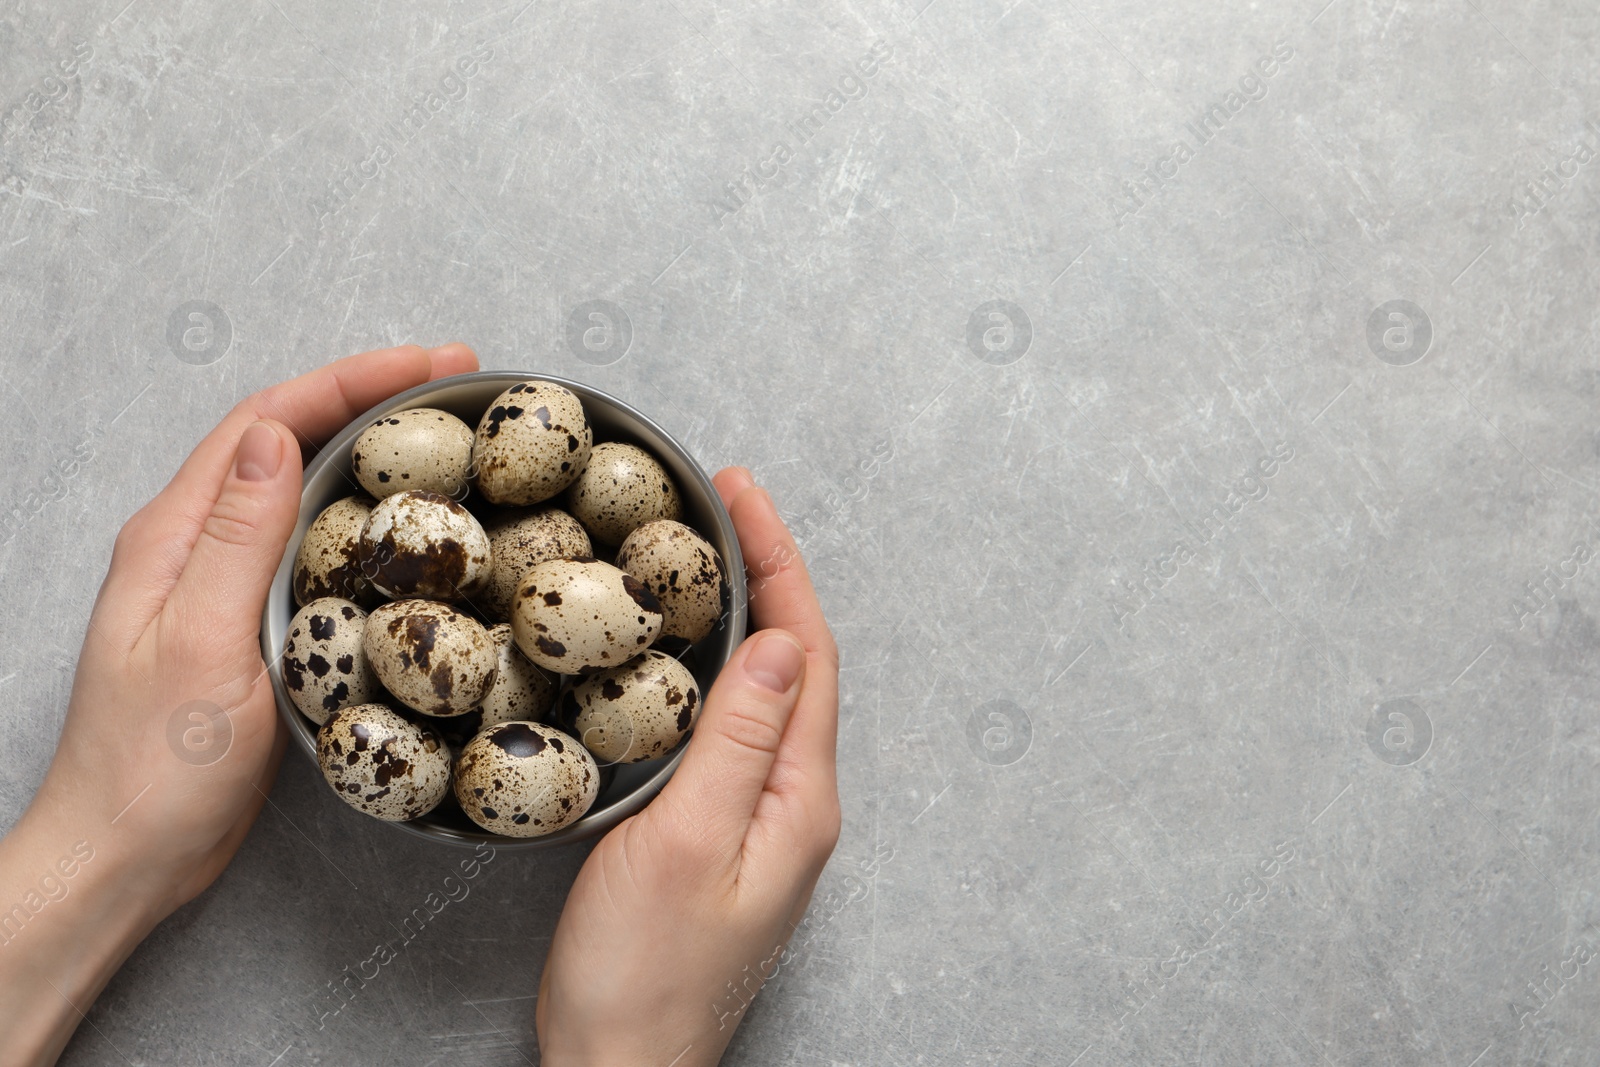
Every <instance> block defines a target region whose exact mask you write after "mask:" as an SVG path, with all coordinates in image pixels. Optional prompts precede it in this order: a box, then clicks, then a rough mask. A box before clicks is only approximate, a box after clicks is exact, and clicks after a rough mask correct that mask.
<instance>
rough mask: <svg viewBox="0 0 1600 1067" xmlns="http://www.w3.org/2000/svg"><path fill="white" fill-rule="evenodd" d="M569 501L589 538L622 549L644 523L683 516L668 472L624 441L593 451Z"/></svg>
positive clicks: (601, 446) (569, 491) (596, 447)
mask: <svg viewBox="0 0 1600 1067" xmlns="http://www.w3.org/2000/svg"><path fill="white" fill-rule="evenodd" d="M566 501H567V510H568V511H570V512H572V515H573V518H575V519H577V520H578V521H579V522H581V523H583V526H584V529H586V530H588V531H589V534H590V536H592V537H593V538H594V539H595V540H596V541H601V542H604V543H605V544H608V545H616V544H621V543H622V540H623V538H625V537H627V536H628V534H630V533H632V532H633V531H634V530H635V529H636V528H638V527H639V526H642V525H643V524H644V523H647V522H651V521H653V520H655V519H677V518H681V517H682V515H683V501H682V499H681V498H680V497H679V496H678V487H677V486H675V485H673V484H672V478H671V476H670V475H668V474H667V471H666V468H664V467H663V466H661V464H660V463H658V462H656V458H655V457H654V456H652V455H651V454H650V453H648V452H646V451H645V450H644V449H642V448H640V447H639V446H638V445H630V444H624V443H622V442H621V441H605V442H603V443H601V444H598V445H595V446H594V451H593V452H592V453H591V454H590V456H589V464H588V466H586V467H584V469H583V473H582V474H580V475H579V476H578V480H577V481H575V482H573V483H572V488H571V489H569V490H567V496H566Z"/></svg>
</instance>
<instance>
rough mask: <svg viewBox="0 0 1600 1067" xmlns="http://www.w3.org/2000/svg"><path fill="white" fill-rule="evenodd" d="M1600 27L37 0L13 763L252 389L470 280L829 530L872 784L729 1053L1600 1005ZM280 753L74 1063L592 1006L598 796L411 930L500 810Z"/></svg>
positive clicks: (281, 1048)
mask: <svg viewBox="0 0 1600 1067" xmlns="http://www.w3.org/2000/svg"><path fill="white" fill-rule="evenodd" d="M1597 83H1600V15H1597V14H1596V10H1595V8H1594V6H1593V5H1592V4H1588V3H1584V2H1581V0H1528V2H1525V3H1515V2H1512V0H1460V2H1445V3H1438V4H1420V3H1399V4H1395V3H1389V2H1375V0H1332V2H1331V3H1329V2H1328V0H1263V2H1258V3H1243V2H1241V0H1230V2H1228V3H1223V4H1200V3H1198V2H1184V3H1177V4H1173V3H1162V2H1159V0H1141V2H1138V3H1131V4H1124V3H1111V2H1108V0H1074V2H1070V3H1068V2H1062V3H1051V2H1047V0H932V2H931V3H929V2H926V0H850V2H841V0H819V2H817V3H808V4H797V5H788V6H786V7H785V8H784V9H778V8H777V7H776V6H772V7H767V6H763V5H754V6H753V8H752V7H751V6H748V5H739V4H727V5H718V4H717V3H715V2H713V0H665V2H657V0H642V2H641V0H598V2H596V3H592V4H556V3H550V2H548V0H540V2H534V3H527V2H526V0H513V2H511V3H509V4H505V5H499V4H496V3H491V2H489V0H458V2H455V3H451V4H434V5H420V4H408V3H389V4H382V5H379V4H372V3H365V4H353V5H319V4H314V3H311V2H309V0H243V2H241V3H236V4H223V3H204V2H199V0H190V2H184V3H177V2H173V0H133V2H131V3H129V2H128V0H105V2H97V3H88V2H84V0H67V2H63V3H58V4H40V3H31V2H30V3H16V2H11V3H7V4H5V5H4V7H3V8H0V106H3V107H4V109H5V110H4V113H3V115H0V138H3V140H0V194H3V195H0V321H3V322H4V323H5V328H6V330H7V331H8V335H9V336H8V338H7V343H6V346H5V354H4V357H3V358H4V373H3V380H4V383H5V390H4V395H5V397H6V411H7V418H6V420H5V429H4V432H3V434H0V440H3V445H4V454H3V463H0V505H3V508H4V517H3V519H0V537H3V539H4V540H3V547H0V588H3V594H4V596H5V598H6V601H7V602H8V603H10V604H11V605H13V607H12V609H11V610H9V611H7V612H5V613H4V618H3V620H0V634H3V635H4V637H3V640H0V691H3V699H4V711H3V716H4V723H5V727H4V731H3V738H4V740H3V741H0V753H3V759H0V825H9V824H10V823H11V822H12V821H14V820H15V818H16V817H17V816H18V814H19V813H20V812H21V810H22V809H23V808H24V806H25V805H26V803H27V801H28V799H29V797H30V796H31V795H32V792H33V790H34V789H35V788H36V786H37V784H38V783H39V781H40V779H41V777H42V775H43V773H44V769H45V766H46V763H47V760H48V758H49V755H50V753H51V750H52V746H53V744H54V739H55V737H56V734H57V731H58V729H59V725H60V722H61V719H62V716H63V714H64V709H65V705H66V702H67V697H68V692H69V686H70V683H71V678H72V672H73V666H74V661H75V658H76V655H77V651H78V648H79V645H80V643H81V641H82V639H83V636H84V632H85V619H86V616H87V614H88V610H89V606H90V603H91V601H92V598H93V596H94V594H95V591H96V588H97V586H98V582H99V580H100V577H101V575H102V573H103V569H104V567H105V564H106V561H107V559H108V556H109V552H110V547H111V542H112V538H113V536H114V534H115V532H116V530H117V528H118V526H119V525H120V523H121V522H122V521H123V519H125V518H126V517H127V516H128V515H129V514H130V513H131V512H133V511H134V510H135V509H136V508H137V507H138V506H139V505H140V504H141V503H142V502H144V501H145V500H146V499H147V498H149V497H150V496H151V494H152V493H154V492H155V491H156V490H157V489H158V488H159V487H160V486H161V485H162V484H164V482H165V480H166V478H167V477H168V476H169V475H170V473H171V472H172V471H173V470H174V469H175V467H176V466H177V464H178V463H179V462H180V460H181V459H182V457H183V456H185V455H186V454H187V452H188V451H189V449H190V448H191V447H192V446H193V445H194V444H195V442H196V441H197V440H198V439H199V438H200V437H201V436H202V435H203V434H204V433H205V432H206V431H207V430H208V429H209V428H210V427H211V426H212V425H213V424H214V423H215V422H216V421H217V420H218V418H220V417H221V415H222V414H223V413H224V412H225V411H226V410H227V409H228V408H229V407H230V406H231V405H232V404H234V403H235V402H236V401H238V400H239V399H241V398H242V397H244V396H245V395H247V394H248V393H250V392H251V391H253V390H255V389H257V388H259V387H261V386H263V385H266V384H268V383H271V382H275V381H278V380H280V379H283V378H285V377H288V376H291V375H293V374H296V373H299V372H302V371H305V370H306V369H308V368H311V367H313V366H316V365H318V364H320V363H322V362H324V361H326V360H328V359H330V358H333V357H335V356H338V355H341V354H346V353H349V352H354V351H360V350H365V349H369V348H375V347H382V346H385V345H389V344H397V343H404V342H412V341H416V342H422V343H425V344H438V343H443V342H445V341H447V340H455V339H459V340H464V341H467V342H470V343H471V344H473V345H474V346H475V347H476V348H477V350H478V352H479V353H480V354H481V356H482V358H483V362H484V364H485V366H487V367H492V368H524V369H528V370H530V371H545V372H548V373H555V374H561V375H567V376H573V377H577V378H580V379H582V380H584V381H587V382H590V383H592V384H593V385H595V386H597V387H599V388H602V389H604V390H608V391H610V392H612V393H614V394H616V395H618V396H621V397H622V398H624V399H626V400H628V401H630V402H631V403H633V404H635V405H637V406H638V407H640V408H641V409H643V410H645V411H647V412H649V413H651V414H652V415H653V416H655V417H656V418H657V419H658V420H659V421H660V422H661V423H662V424H663V425H665V426H666V427H667V428H668V429H669V430H670V431H671V432H673V433H674V434H675V435H678V436H679V437H680V439H681V440H683V441H684V442H685V443H686V444H687V445H688V447H690V448H691V449H692V450H693V451H694V452H695V454H696V455H697V456H698V457H699V458H700V460H701V461H702V462H703V463H704V464H706V465H707V466H708V467H710V468H713V469H715V468H716V467H719V466H721V465H723V464H725V463H743V464H747V465H749V466H750V467H751V468H752V469H753V470H754V472H755V474H756V476H757V477H758V478H759V479H760V480H761V481H762V482H764V483H765V484H767V485H769V486H770V487H771V488H772V491H773V493H774V494H775V496H776V498H777V500H778V501H779V503H780V506H781V508H782V510H783V512H784V514H785V516H786V517H787V518H788V519H789V520H790V521H791V523H792V524H793V526H794V528H795V530H796V532H797V534H798V537H799V540H800V542H801V544H802V547H803V548H804V550H805V552H806V554H807V556H808V558H809V560H810V562H811V566H812V568H813V570H814V573H815V577H816V579H817V581H818V584H819V588H820V592H821V596H822V599H823V601H824V604H825V607H826V609H827V611H828V614H829V617H830V620H831V623H832V625H833V627H834V629H835V631H836V633H837V636H838V640H839V643H840V645H841V646H842V649H843V664H844V665H843V687H842V696H843V712H842V717H841V722H840V734H839V762H840V768H841V773H840V788H841V794H842V799H843V806H844V831H843V835H842V838H841V840H840V843H839V848H838V851H837V853H836V855H835V858H834V860H833V862H832V863H831V864H830V866H829V867H828V869H827V871H826V872H825V873H824V875H823V878H822V881H821V884H820V886H819V888H818V893H817V897H816V899H815V901H814V902H813V904H812V907H811V910H810V913H809V915H808V916H807V918H806V921H805V923H804V924H803V925H802V926H801V927H800V929H799V930H797V931H796V933H795V936H794V940H793V944H792V951H791V953H790V955H789V956H787V957H785V959H784V960H783V962H782V965H781V966H780V967H779V968H778V971H777V973H776V975H775V976H774V977H773V979H772V981H771V982H770V984H769V985H768V987H767V989H766V991H764V992H763V993H762V994H761V995H760V997H759V998H757V1000H756V1001H755V1002H754V1004H753V1005H752V1006H751V1007H750V1009H749V1010H748V1012H747V1013H746V1021H745V1022H744V1024H743V1025H742V1027H741V1028H740V1030H739V1031H738V1034H737V1037H736V1038H735V1040H734V1042H733V1044H732V1046H731V1049H730V1052H729V1054H728V1057H727V1061H726V1062H728V1063H732V1064H752V1065H753V1064H762V1065H768V1064H778V1065H784V1064H796V1065H798V1064H807V1065H811V1064H821V1065H828V1067H840V1065H849V1067H865V1065H885V1067H889V1065H909V1064H1077V1065H1081V1067H1092V1065H1100V1064H1128V1065H1147V1064H1226V1065H1239V1064H1274V1065H1284V1064H1305V1065H1314V1064H1335V1065H1365V1064H1411V1063H1417V1064H1422V1063H1426V1064H1445V1065H1451V1067H1479V1065H1482V1067H1488V1065H1491V1064H1542V1065H1556V1064H1580V1063H1582V1064H1587V1063H1592V1062H1593V1055H1594V1053H1593V1049H1594V1048H1595V1047H1596V1046H1597V1044H1600V1012H1597V1010H1596V1009H1597V1007H1600V994H1597V992H1596V990H1597V988H1600V983H1597V982H1596V980H1595V976H1596V974H1597V973H1600V965H1594V961H1595V957H1596V955H1597V954H1600V900H1597V899H1596V896H1595V892H1596V885H1597V882H1596V878H1597V876H1600V838H1597V827H1596V821H1595V818H1594V811H1595V808H1596V806H1597V802H1600V778H1597V776H1596V774H1595V773H1594V768H1595V761H1596V756H1597V754H1600V723H1597V699H1600V667H1597V665H1596V645H1597V637H1600V627H1597V623H1596V615H1597V612H1600V562H1597V561H1596V558H1597V556H1600V497H1597V489H1600V435H1597V425H1596V418H1597V412H1600V403H1597V400H1600V398H1597V386H1600V366H1597V362H1596V357H1595V338H1594V333H1595V326H1596V322H1597V318H1596V314H1597V312H1596V305H1595V299H1594V293H1595V285H1596V276H1595V268H1596V261H1597V249H1596V240H1597V239H1596V233H1597V232H1600V229H1597V223H1600V174H1597V173H1596V171H1597V170H1600V167H1597V166H1595V165H1594V164H1595V163H1596V156H1597V151H1600V126H1597V125H1596V123H1595V121H1594V116H1595V112H1594V110H1593V108H1592V103H1593V99H1594V94H1595V93H1596V90H1597V88H1600V84H1597ZM272 801H273V804H272V806H271V807H270V808H268V809H267V810H266V811H265V813H264V814H263V815H262V817H261V819H260V820H259V822H258V823H257V825H256V827H255V828H254V830H253V832H252V833H251V836H250V837H249V839H248V840H247V841H246V843H245V844H244V847H243V848H242V850H241V851H240V853H239V856H238V858H237V860H236V861H235V862H234V863H233V865H232V866H231V867H230V868H229V869H228V870H227V872H226V873H225V874H224V875H223V876H222V877H221V879H220V880H219V881H218V882H217V883H216V885H215V886H214V887H213V888H212V889H210V890H209V891H208V892H206V893H205V894H204V895H203V896H202V897H200V898H199V899H198V900H196V901H195V902H194V903H192V904H191V905H189V906H187V907H185V908H184V909H182V910H181V911H180V912H179V913H177V914H176V915H174V916H173V917H172V918H171V919H170V920H169V921H167V922H166V923H165V924H164V925H163V926H162V927H161V928H160V929H159V930H158V931H157V932H156V933H155V935H154V936H152V937H151V938H150V939H149V940H148V942H146V943H145V944H144V945H143V946H142V947H141V948H140V949H139V950H138V951H137V952H136V953H135V954H134V956H133V957H132V959H130V960H129V961H128V963H127V965H126V966H125V967H124V968H123V970H122V971H121V973H120V974H119V975H118V976H117V977H116V979H115V980H114V981H113V982H112V983H111V985H110V987H109V988H108V989H107V990H106V991H105V993H104V995H103V996H101V998H100V999H99V1001H98V1003H96V1004H95V1006H94V1007H93V1009H92V1010H91V1011H90V1012H89V1014H88V1025H84V1026H82V1027H81V1028H80V1032H79V1034H78V1035H77V1037H76V1038H75V1039H74V1041H73V1043H72V1045H71V1046H70V1047H69V1049H68V1050H67V1052H66V1054H65V1056H64V1058H63V1062H64V1063H67V1064H72V1065H84V1064H113V1063H123V1062H126V1063H129V1064H140V1065H142V1064H213V1063H214V1064H242V1065H251V1067H269V1065H277V1067H296V1065H309V1064H388V1065H394V1064H401V1065H410V1064H416V1065H419V1067H420V1065H428V1064H445V1063H450V1064H484V1065H500V1064H506V1065H511V1064H520V1063H530V1062H534V1061H536V1060H537V1057H538V1052H537V1049H536V1045H535V1040H534V1036H533V1027H532V1018H533V1007H534V1000H533V994H534V990H535V983H536V979H537V975H538V971H539V967H540V966H541V963H542V958H543V954H544V951H545V948H546V946H547V944H548V939H549V937H550V934H551V931H552V928H553V926H554V923H555V921H556V918H557V915H558V912H559V909H560V906H561V903H562V900H563V898H564V894H565V892H566V890H567V887H568V886H569V884H570V883H571V881H572V878H573V877H574V875H575V873H576V871H577V869H578V867H579V865H580V864H581V862H582V861H583V859H584V856H585V852H584V850H583V849H582V848H574V849H571V850H568V851H564V852H561V853H560V854H557V855H548V856H546V855H541V856H539V857H537V858H522V857H517V856H512V855H509V854H503V855H501V856H498V857H497V858H495V859H494V860H493V861H492V862H490V863H488V864H486V865H484V866H483V867H482V869H481V870H479V871H478V872H477V874H476V876H475V877H473V878H472V879H470V880H469V881H468V882H467V883H464V886H463V887H464V889H465V890H466V892H465V893H464V894H463V893H462V892H460V891H456V892H455V893H454V894H453V896H452V898H451V899H450V900H449V902H448V906H447V907H444V908H443V909H441V910H437V911H436V912H435V913H434V914H432V915H431V918H430V920H429V921H428V922H427V923H426V924H425V925H423V926H421V927H417V928H408V929H409V932H408V934H407V936H406V937H405V938H404V939H402V938H401V937H400V936H399V935H398V934H397V932H396V931H397V930H398V929H399V928H400V927H401V924H402V923H403V922H404V921H405V919H406V917H407V916H410V915H412V914H413V913H414V909H416V908H417V906H418V905H419V904H421V903H422V902H424V901H425V900H427V899H428V898H429V896H430V894H435V893H436V892H437V893H443V892H444V889H443V887H444V886H445V885H446V882H445V879H446V876H447V875H449V874H450V873H451V872H452V871H454V870H456V867H457V863H458V860H459V858H460V857H459V855H458V854H457V853H456V852H453V851H445V850H442V849H440V848H438V847H435V846H430V845H428V844H426V843H424V842H420V841H417V840H413V839H411V838H409V837H407V836H405V835H403V834H400V833H398V832H396V831H395V830H393V829H391V828H389V827H386V826H383V825H380V824H379V823H377V822H374V821H369V820H366V819H364V818H362V817H361V816H359V815H357V814H356V813H354V812H353V811H351V810H349V809H348V808H346V807H344V806H343V805H341V804H339V803H337V802H336V801H335V799H334V798H333V797H331V796H330V795H329V794H328V792H327V791H326V789H325V788H324V787H323V785H322V783H321V781H320V779H319V778H318V776H317V774H316V773H315V770H314V768H312V767H310V766H309V764H308V761H306V760H305V759H304V758H302V757H301V756H300V754H299V753H297V752H293V751H291V752H290V753H289V757H288V759H287V760H286V761H285V764H284V769H283V771H282V773H281V774H280V776H279V778H278V781H277V784H276V787H275V789H274V790H273V793H272ZM455 884H456V883H450V885H452V886H454V885H455ZM457 898H459V899H457ZM379 946H387V947H388V949H389V952H388V954H387V956H383V957H378V958H380V959H382V960H383V962H382V963H381V965H380V964H378V963H374V962H373V961H374V959H375V953H376V952H377V947H379ZM358 972H359V973H360V974H362V975H364V976H366V977H364V978H363V979H362V981H361V982H360V983H359V992H358V994H357V995H356V996H354V998H353V999H348V1000H347V999H345V998H342V997H338V996H336V995H335V994H334V992H333V990H334V984H335V983H340V982H345V979H346V976H348V975H351V974H355V973H358ZM345 988H347V989H348V988H353V987H352V986H351V985H350V984H349V983H348V982H345ZM335 1009H337V1010H335ZM707 1010H708V1011H719V1010H723V1009H722V1008H719V1006H718V1005H716V1004H708V1005H707Z"/></svg>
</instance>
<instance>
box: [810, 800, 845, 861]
mask: <svg viewBox="0 0 1600 1067" xmlns="http://www.w3.org/2000/svg"><path fill="white" fill-rule="evenodd" d="M843 827H844V817H843V814H842V813H841V812H840V810H839V804H838V801H833V802H831V803H829V804H827V805H825V806H823V807H822V809H821V810H819V811H818V812H817V813H816V821H815V823H814V824H813V825H812V827H811V832H810V834H809V837H810V841H809V844H810V846H811V858H812V861H813V862H814V863H816V864H817V865H818V866H819V867H820V866H821V865H822V864H824V863H826V862H828V857H829V856H832V855H833V850H834V848H835V847H836V846H837V845H838V844H839V833H840V831H841V830H842V829H843Z"/></svg>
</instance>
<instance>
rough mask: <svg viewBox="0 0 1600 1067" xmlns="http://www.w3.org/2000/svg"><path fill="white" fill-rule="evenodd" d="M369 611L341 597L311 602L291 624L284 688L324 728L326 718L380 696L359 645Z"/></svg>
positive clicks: (285, 648) (286, 644)
mask: <svg viewBox="0 0 1600 1067" xmlns="http://www.w3.org/2000/svg"><path fill="white" fill-rule="evenodd" d="M366 625H367V613H366V612H365V611H362V610H361V608H360V607H359V606H357V605H356V604H353V603H351V602H350V601H348V600H342V599H340V598H339V597H332V596H329V597H323V598H321V599H320V600H313V601H312V602H311V603H309V604H307V605H306V606H305V607H303V608H301V609H300V612H299V614H297V615H296V616H295V617H294V619H293V620H291V621H290V623H289V636H288V637H287V638H285V639H284V642H283V659H282V661H281V670H282V672H283V687H284V688H285V689H287V690H288V691H289V699H290V700H292V701H294V706H295V707H297V708H299V709H300V714H302V715H304V716H305V717H306V718H308V719H310V720H311V721H312V722H314V723H316V724H317V725H318V726H321V725H322V724H323V723H325V722H327V721H328V716H329V715H331V714H333V713H334V712H336V711H338V710H339V709H340V708H343V707H347V706H349V705H351V704H365V703H367V702H369V701H371V700H373V699H375V698H376V697H378V695H379V694H380V692H381V690H380V688H379V686H378V676H377V675H376V674H374V673H373V672H372V665H371V664H369V663H368V662H367V654H366V652H365V651H364V650H363V649H362V647H361V639H362V633H363V631H364V630H365V628H366Z"/></svg>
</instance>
